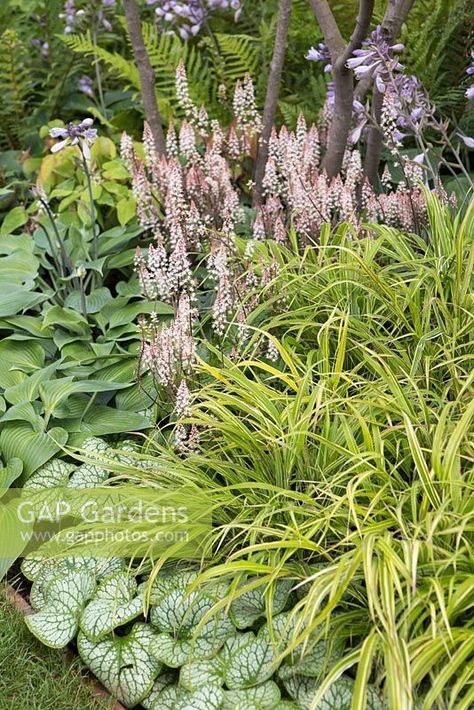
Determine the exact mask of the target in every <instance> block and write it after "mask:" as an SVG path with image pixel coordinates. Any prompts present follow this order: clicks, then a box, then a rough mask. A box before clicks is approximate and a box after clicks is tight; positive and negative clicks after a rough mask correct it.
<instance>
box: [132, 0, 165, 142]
mask: <svg viewBox="0 0 474 710" xmlns="http://www.w3.org/2000/svg"><path fill="white" fill-rule="evenodd" d="M123 7H124V10H125V18H126V20H127V27H128V32H129V35H130V42H131V45H132V50H133V56H134V57H135V61H136V63H137V68H138V74H139V76H140V84H141V92H142V99H143V108H144V110H145V118H146V120H147V122H148V125H149V126H150V129H151V132H152V135H153V140H154V142H155V148H156V150H157V152H158V153H161V154H163V155H164V154H165V153H166V141H165V134H164V132H163V125H162V121H161V115H160V112H159V109H158V104H157V101H156V91H155V73H154V71H153V67H152V66H151V64H150V58H149V56H148V53H147V51H146V48H145V43H144V42H143V34H142V26H141V23H140V15H139V12H138V5H137V3H136V0H123Z"/></svg>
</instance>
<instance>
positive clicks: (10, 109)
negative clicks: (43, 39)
mask: <svg viewBox="0 0 474 710" xmlns="http://www.w3.org/2000/svg"><path fill="white" fill-rule="evenodd" d="M26 57H27V55H26V51H25V47H24V46H23V44H22V43H21V41H20V39H19V37H18V35H17V33H16V32H14V31H13V30H5V32H3V34H2V35H1V36H0V96H1V102H0V142H1V143H3V144H4V145H7V146H8V147H9V148H17V147H19V141H20V138H21V130H22V122H23V121H24V118H25V114H26V113H27V101H28V94H29V92H30V89H31V82H30V78H29V71H28V68H27V65H26Z"/></svg>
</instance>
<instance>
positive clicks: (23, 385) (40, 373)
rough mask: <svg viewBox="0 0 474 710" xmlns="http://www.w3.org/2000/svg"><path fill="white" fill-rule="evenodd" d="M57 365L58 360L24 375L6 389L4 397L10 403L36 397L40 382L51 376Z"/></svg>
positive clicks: (18, 402)
mask: <svg viewBox="0 0 474 710" xmlns="http://www.w3.org/2000/svg"><path fill="white" fill-rule="evenodd" d="M58 366H59V361H57V362H52V363H51V364H50V365H46V366H45V367H42V368H41V369H40V370H37V371H36V372H33V374H32V375H29V376H28V377H25V378H24V379H23V380H22V381H21V382H20V383H18V384H17V385H13V386H12V387H9V388H8V389H6V390H5V399H6V400H7V402H10V404H20V403H22V402H25V401H30V402H33V401H34V400H35V399H36V398H37V397H38V393H39V388H40V385H41V383H42V382H45V381H46V380H49V379H50V378H51V377H53V376H54V373H55V372H56V370H57V369H58Z"/></svg>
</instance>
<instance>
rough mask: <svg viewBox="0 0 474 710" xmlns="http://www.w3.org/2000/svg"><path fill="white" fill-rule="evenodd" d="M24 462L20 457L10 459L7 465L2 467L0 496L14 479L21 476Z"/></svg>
mask: <svg viewBox="0 0 474 710" xmlns="http://www.w3.org/2000/svg"><path fill="white" fill-rule="evenodd" d="M22 471H23V462H22V461H21V460H20V459H10V461H9V462H8V464H7V465H6V466H2V467H0V498H1V497H2V496H3V494H4V493H5V492H6V491H7V490H8V488H10V486H11V485H12V483H13V481H16V479H17V478H19V477H20V476H21V472H22Z"/></svg>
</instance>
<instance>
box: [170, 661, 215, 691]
mask: <svg viewBox="0 0 474 710" xmlns="http://www.w3.org/2000/svg"><path fill="white" fill-rule="evenodd" d="M179 684H180V686H181V687H183V688H185V689H186V690H191V691H194V690H197V689H198V688H201V687H202V686H207V685H218V686H221V685H223V684H224V667H223V664H222V661H221V660H220V659H219V658H218V657H214V658H210V659H208V660H204V661H193V662H192V663H186V664H185V665H183V666H182V667H181V670H180V673H179Z"/></svg>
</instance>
